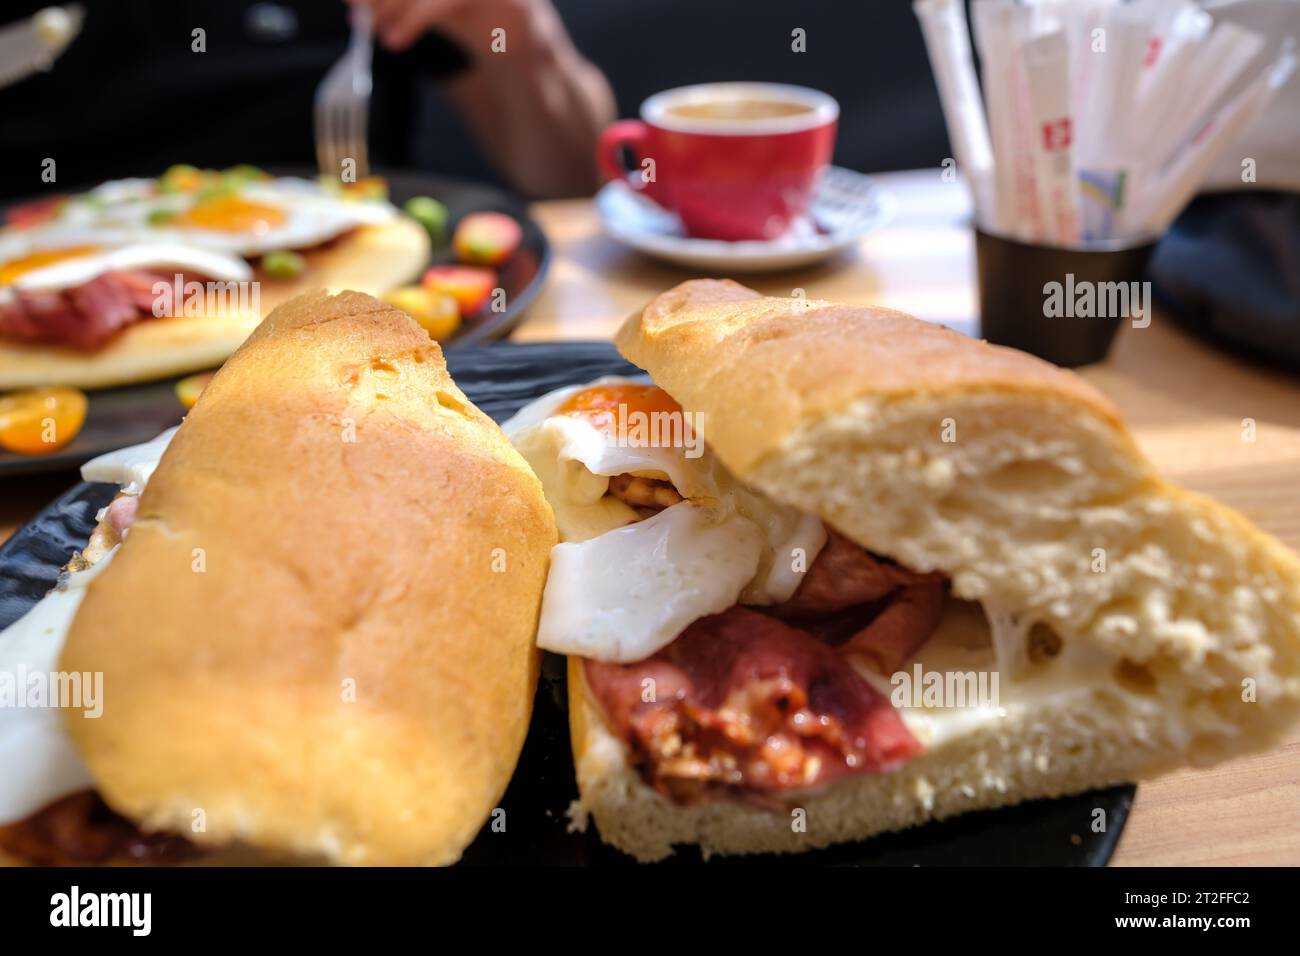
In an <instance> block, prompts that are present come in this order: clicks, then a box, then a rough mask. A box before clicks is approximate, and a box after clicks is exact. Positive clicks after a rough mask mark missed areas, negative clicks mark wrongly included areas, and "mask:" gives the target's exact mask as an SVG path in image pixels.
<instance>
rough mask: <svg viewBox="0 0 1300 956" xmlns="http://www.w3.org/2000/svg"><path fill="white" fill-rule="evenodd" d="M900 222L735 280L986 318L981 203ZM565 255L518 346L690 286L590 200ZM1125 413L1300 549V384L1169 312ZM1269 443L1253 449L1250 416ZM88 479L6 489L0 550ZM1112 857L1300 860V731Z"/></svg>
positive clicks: (557, 205)
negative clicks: (606, 220)
mask: <svg viewBox="0 0 1300 956" xmlns="http://www.w3.org/2000/svg"><path fill="white" fill-rule="evenodd" d="M879 178H880V181H881V182H882V184H883V185H884V186H885V187H886V188H888V189H890V190H891V191H892V192H894V194H895V195H896V197H897V199H898V215H897V216H896V218H895V219H894V220H893V221H892V223H890V224H889V225H887V226H885V227H884V228H881V229H879V230H877V231H876V232H873V233H872V234H870V235H869V236H868V237H866V238H865V239H864V240H863V241H862V242H861V243H860V245H859V247H858V248H857V249H856V250H854V251H853V252H852V253H850V254H848V255H845V256H841V257H839V258H837V259H836V260H834V261H832V262H829V263H826V264H823V265H819V266H816V267H813V268H808V269H801V270H798V271H795V272H789V273H779V274H774V275H767V276H753V277H749V278H746V277H745V276H736V277H735V278H738V279H740V280H741V281H745V282H747V283H748V284H749V285H752V286H754V287H755V288H757V289H759V290H760V291H763V292H768V293H772V294H779V295H790V294H792V290H793V289H796V288H799V289H803V290H804V291H805V292H806V293H807V295H808V296H809V298H819V299H831V300H842V301H847V302H861V303H870V304H872V305H881V306H888V307H890V308H896V309H901V310H903V311H905V312H910V313H912V314H914V315H918V316H920V317H922V318H924V319H929V320H932V321H937V322H943V323H945V324H948V325H952V326H954V327H957V328H963V329H970V328H972V322H971V319H972V316H974V314H975V280H974V261H973V244H972V236H971V232H970V228H969V223H968V220H969V206H968V202H967V199H966V193H965V190H964V188H963V187H962V186H961V185H960V184H955V183H947V182H944V181H943V180H942V179H941V177H940V172H939V170H933V171H929V170H921V171H914V172H906V173H891V174H886V175H882V176H880V177H879ZM533 215H534V216H535V217H536V219H537V220H538V222H539V223H541V225H542V228H543V229H545V230H546V233H547V235H548V236H549V237H550V240H551V242H552V244H553V247H554V253H555V255H554V259H553V264H552V267H551V274H550V276H549V277H548V280H547V287H546V289H545V290H544V291H543V292H542V294H541V295H540V296H539V297H538V299H537V301H536V302H535V303H534V304H533V306H532V308H531V309H530V311H529V315H528V318H527V320H526V321H525V323H524V324H523V325H522V326H521V327H520V328H519V330H518V332H517V333H516V335H515V338H516V339H517V340H521V341H541V340H554V339H607V338H608V337H609V336H610V334H611V333H612V332H613V330H614V329H615V328H616V327H617V326H618V324H619V322H621V321H622V319H623V318H624V317H626V316H627V315H629V314H631V313H632V312H633V311H634V310H635V309H636V308H638V307H639V306H640V305H642V304H644V303H645V302H646V300H648V299H649V298H651V297H652V296H654V295H655V294H657V293H658V292H661V291H662V290H664V289H666V288H668V287H669V286H672V285H675V284H676V283H678V282H680V281H682V279H683V278H687V277H689V276H688V274H687V273H684V272H682V271H681V270H680V269H678V268H675V267H671V266H667V265H661V264H658V263H655V262H652V261H650V260H648V259H645V258H643V257H642V256H640V255H639V254H637V253H635V252H632V251H631V250H628V249H625V248H623V247H621V246H619V245H618V244H616V243H615V242H614V241H613V240H611V239H609V238H608V237H606V236H605V235H604V234H603V233H602V231H601V228H600V224H599V222H598V220H597V218H596V215H595V211H594V207H593V205H592V203H591V201H590V200H585V199H584V200H565V201H559V202H543V203H538V204H536V205H534V207H533ZM1081 374H1083V375H1084V376H1085V377H1086V378H1087V379H1088V380H1089V381H1091V382H1092V383H1093V384H1094V385H1096V386H1097V387H1098V388H1100V389H1101V390H1102V391H1104V392H1106V393H1107V394H1108V395H1109V396H1110V397H1111V398H1112V399H1113V400H1114V401H1115V402H1116V404H1117V405H1118V406H1119V407H1120V408H1121V409H1123V410H1124V412H1125V414H1126V416H1127V418H1128V421H1129V424H1130V426H1131V427H1132V428H1133V431H1134V433H1135V434H1136V436H1137V440H1138V442H1139V444H1140V445H1141V446H1142V448H1143V450H1144V451H1145V452H1146V453H1147V454H1148V455H1149V456H1150V457H1151V459H1152V460H1153V461H1154V462H1155V463H1156V465H1157V466H1158V467H1159V468H1160V469H1161V470H1163V471H1164V472H1165V473H1166V474H1167V475H1169V476H1170V477H1171V478H1173V479H1174V480H1176V481H1178V482H1179V483H1181V484H1183V485H1185V486H1186V487H1188V488H1192V489H1194V490H1196V491H1200V492H1204V493H1206V494H1209V495H1212V496H1213V497H1215V498H1217V499H1219V500H1220V501H1222V502H1224V503H1225V504H1228V505H1231V506H1232V507H1234V508H1237V509H1238V510H1240V511H1242V512H1243V513H1245V514H1246V515H1247V516H1248V517H1250V518H1251V520H1253V521H1254V522H1255V523H1256V524H1258V525H1259V526H1260V527H1261V528H1263V529H1264V530H1266V531H1268V532H1270V533H1272V534H1274V535H1276V536H1277V537H1278V538H1280V539H1281V540H1282V541H1283V542H1284V543H1285V544H1287V545H1288V546H1289V547H1291V548H1294V549H1300V381H1297V380H1296V379H1292V378H1288V377H1287V376H1285V375H1282V374H1279V373H1277V372H1275V371H1271V370H1268V369H1265V368H1261V367H1259V366H1255V365H1253V364H1250V363H1247V362H1245V361H1242V360H1240V359H1236V358H1232V357H1229V356H1226V355H1224V354H1222V353H1220V352H1216V351H1213V350H1211V349H1210V348H1208V347H1206V346H1205V345H1204V344H1202V343H1201V342H1199V341H1197V340H1195V339H1193V338H1191V337H1190V336H1188V335H1187V334H1186V333H1184V332H1183V331H1181V330H1179V329H1178V328H1176V327H1174V326H1172V325H1171V324H1169V323H1168V322H1166V321H1163V320H1162V317H1161V316H1160V315H1159V314H1158V313H1157V314H1156V316H1155V317H1154V319H1153V321H1152V323H1151V325H1150V326H1149V327H1147V328H1145V329H1134V328H1127V327H1126V328H1124V329H1123V331H1122V332H1121V334H1120V338H1119V340H1118V342H1117V343H1116V346H1115V349H1114V351H1113V353H1112V355H1111V357H1110V358H1109V359H1108V360H1107V361H1106V362H1105V363H1103V364H1101V365H1096V366H1092V367H1090V368H1087V369H1084V370H1082V372H1081ZM1246 418H1250V419H1253V420H1254V421H1255V423H1256V440H1255V441H1254V442H1253V443H1248V442H1244V441H1243V440H1242V420H1243V419H1246ZM76 480H77V476H76V474H75V473H60V474H56V475H45V476H36V477H31V478H24V479H15V480H11V481H8V482H5V483H4V485H3V493H2V494H0V540H3V539H5V538H7V537H8V536H9V535H10V534H11V533H12V532H13V530H14V529H15V528H16V527H17V526H19V525H21V524H22V523H23V522H25V521H26V520H28V519H29V518H30V517H31V516H32V515H34V514H35V513H36V512H37V511H39V510H40V509H41V508H42V507H44V506H45V504H47V503H48V502H49V501H50V500H51V499H53V498H54V497H55V496H56V495H57V494H58V493H59V492H61V491H63V490H64V489H65V488H66V487H68V486H69V485H70V484H72V483H73V482H74V481H76ZM1114 862H1115V863H1117V864H1122V865H1162V864H1164V865H1186V864H1192V865H1195V864H1214V865H1232V864H1245V865H1253V864H1275V865H1300V730H1298V731H1297V732H1296V733H1295V734H1293V735H1292V736H1291V738H1290V739H1289V740H1288V741H1287V742H1286V744H1285V745H1284V746H1282V747H1280V748H1278V749H1276V750H1274V751H1272V752H1270V753H1267V754H1262V755H1260V756H1256V757H1249V758H1244V759H1240V760H1236V761H1232V762H1230V763H1227V764H1223V765H1220V766H1218V767H1212V768H1208V769H1201V770H1189V771H1183V772H1179V773H1175V774H1171V775H1169V776H1166V777H1163V778H1161V779H1158V780H1154V781H1150V782H1147V783H1143V784H1142V785H1141V786H1140V787H1139V789H1138V795H1137V800H1136V802H1135V804H1134V807H1133V812H1132V816H1131V817H1130V819H1129V824H1128V826H1127V828H1126V829H1125V832H1124V835H1123V838H1122V839H1121V841H1120V845H1119V849H1118V852H1117V853H1116V855H1115V858H1114Z"/></svg>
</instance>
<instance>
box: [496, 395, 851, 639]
mask: <svg viewBox="0 0 1300 956" xmlns="http://www.w3.org/2000/svg"><path fill="white" fill-rule="evenodd" d="M620 405H621V406H623V410H622V414H623V415H624V420H625V421H627V422H629V423H630V422H631V418H632V415H631V413H633V412H643V413H647V414H653V413H656V412H657V413H668V414H672V413H676V414H678V415H681V411H682V410H681V408H680V407H679V406H677V404H676V402H674V401H673V400H672V399H671V398H670V397H669V396H667V394H666V393H665V392H663V391H662V390H661V389H658V388H657V387H655V386H652V385H648V384H643V383H637V382H634V381H632V380H630V379H626V378H619V377H607V378H602V379H599V380H597V381H596V382H593V383H592V384H590V385H586V386H573V387H569V388H562V389H558V390H557V391H554V392H551V393H549V394H547V395H544V396H542V397H541V398H539V399H537V400H536V401H534V402H532V403H530V404H529V405H527V406H525V407H524V408H523V409H521V410H520V411H519V412H518V413H517V414H516V415H515V416H514V417H513V418H511V419H510V420H509V421H508V422H506V423H505V425H504V426H503V427H504V428H505V431H506V434H507V435H508V436H509V437H510V439H511V441H512V442H514V444H515V447H516V448H518V449H519V452H520V454H522V455H523V456H524V458H525V459H526V460H527V461H528V463H529V465H530V466H531V467H532V469H533V471H534V472H536V474H537V476H538V478H539V479H540V480H541V482H542V488H543V491H544V492H545V494H546V499H547V501H548V502H550V504H551V508H552V510H553V511H554V512H555V519H556V525H557V526H558V527H559V530H560V541H561V543H560V544H558V545H557V546H556V547H555V548H554V550H553V551H552V552H551V571H550V575H549V578H548V581H547V585H546V592H545V596H544V598H543V603H542V617H541V622H540V625H539V628H538V644H539V645H540V646H541V647H544V648H546V649H547V650H552V651H556V652H558V653H565V654H578V655H581V656H583V657H591V658H595V659H598V660H606V661H620V662H627V661H636V660H643V659H644V658H646V657H649V656H650V655H651V654H653V653H655V652H656V651H658V650H659V649H661V648H663V647H665V646H667V645H668V644H669V643H671V642H672V641H673V639H674V638H676V636H677V635H678V634H679V633H681V631H682V630H683V629H684V628H685V627H686V626H687V625H688V624H690V623H691V622H692V621H694V620H697V619H698V618H701V617H704V616H705V615H707V614H714V613H717V612H719V611H722V610H725V609H726V608H728V607H730V606H732V605H733V604H735V603H736V602H737V601H738V600H740V599H741V598H742V597H743V599H744V600H745V602H746V603H751V604H771V603H779V602H780V601H784V600H786V599H788V598H789V597H790V596H791V595H792V594H793V593H794V591H795V590H796V589H797V588H798V586H799V582H800V580H801V576H802V571H803V570H806V569H807V567H808V566H809V565H810V564H811V563H812V561H813V559H815V558H816V556H817V554H818V552H819V551H820V550H821V548H822V546H823V545H824V544H825V542H826V531H825V528H824V527H823V525H822V522H821V520H820V519H819V518H817V517H816V516H815V515H808V514H804V513H802V512H800V511H798V510H797V509H794V508H789V507H787V506H784V505H780V504H777V503H776V502H774V501H771V500H770V499H769V498H767V497H766V496H764V495H762V494H760V493H759V492H756V491H753V490H751V489H748V488H745V487H744V486H743V485H741V484H740V483H739V482H737V481H736V479H735V478H734V477H733V476H732V475H731V473H730V472H729V471H727V469H726V467H725V466H724V465H723V464H722V463H721V462H720V461H718V460H717V458H716V457H715V456H714V455H713V454H712V452H711V451H710V450H709V449H708V448H707V446H706V445H704V444H703V438H704V434H703V432H704V429H703V428H693V429H692V430H691V431H687V430H686V429H687V428H688V423H687V419H685V418H683V419H681V421H682V422H683V425H682V428H680V429H678V430H677V432H676V433H670V432H664V434H665V435H667V434H675V435H676V436H677V437H681V438H683V441H682V442H680V443H679V444H676V445H664V446H653V445H647V444H633V443H632V442H631V441H630V440H629V439H631V438H633V437H635V435H634V432H633V431H632V430H631V429H630V428H629V429H628V430H627V431H626V432H625V433H624V435H623V436H622V437H620V436H619V434H618V431H617V429H616V428H612V427H611V424H612V423H614V422H616V421H617V420H618V419H617V414H618V413H617V412H616V411H615V410H616V409H618V407H619V406H620ZM643 437H644V436H643ZM661 437H662V436H661ZM688 450H689V451H691V453H692V454H691V455H688ZM697 452H698V454H696V453H697ZM623 474H631V475H635V476H638V477H642V478H649V479H656V480H660V481H669V482H671V483H672V485H673V486H674V488H676V490H677V492H678V493H679V494H680V495H681V496H682V497H683V498H684V499H685V500H684V501H682V502H680V503H678V504H674V505H671V506H670V507H667V508H665V509H663V510H662V511H660V512H658V513H657V514H654V515H652V516H651V517H648V518H645V519H644V520H640V519H641V515H640V514H638V512H637V511H636V510H635V509H633V508H632V507H630V506H629V505H627V504H625V503H624V502H622V501H620V500H618V499H617V498H614V497H613V496H611V495H609V494H608V491H609V487H610V478H612V477H613V476H615V475H623Z"/></svg>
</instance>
